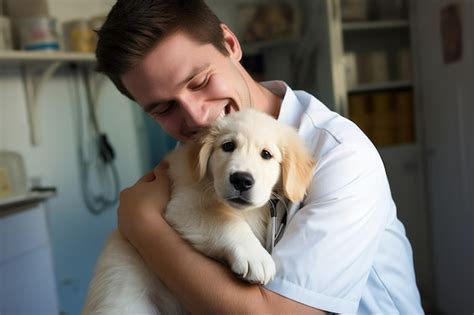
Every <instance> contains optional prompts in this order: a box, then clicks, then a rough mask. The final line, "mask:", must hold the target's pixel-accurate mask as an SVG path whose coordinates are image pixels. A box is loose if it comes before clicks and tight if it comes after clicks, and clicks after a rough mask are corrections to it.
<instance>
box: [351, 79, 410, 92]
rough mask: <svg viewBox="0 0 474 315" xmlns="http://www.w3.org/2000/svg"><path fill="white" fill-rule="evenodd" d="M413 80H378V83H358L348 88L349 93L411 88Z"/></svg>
mask: <svg viewBox="0 0 474 315" xmlns="http://www.w3.org/2000/svg"><path fill="white" fill-rule="evenodd" d="M412 86H413V82H412V81H411V80H401V81H386V82H377V83H366V84H358V85H356V86H352V87H349V88H348V89H347V92H348V93H351V94H353V93H361V92H376V91H381V90H395V89H404V88H411V87H412Z"/></svg>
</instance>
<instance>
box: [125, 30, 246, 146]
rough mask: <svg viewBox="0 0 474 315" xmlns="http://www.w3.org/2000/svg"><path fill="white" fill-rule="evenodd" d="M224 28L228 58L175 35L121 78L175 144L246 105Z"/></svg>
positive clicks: (234, 49)
mask: <svg viewBox="0 0 474 315" xmlns="http://www.w3.org/2000/svg"><path fill="white" fill-rule="evenodd" d="M223 29H224V36H225V37H226V36H227V37H226V43H227V45H228V50H229V53H230V55H229V56H225V55H223V54H222V53H221V52H219V51H218V50H217V49H216V48H215V47H214V46H213V45H211V44H201V43H198V42H196V41H194V40H192V39H191V38H190V37H189V35H187V34H185V33H184V32H177V33H174V34H172V35H170V36H168V37H167V38H165V39H164V40H163V41H161V42H160V43H159V44H158V45H157V46H156V47H155V48H153V50H152V51H151V52H150V53H149V54H148V55H146V56H145V58H144V59H143V60H142V61H141V62H140V63H139V64H138V65H137V66H136V67H134V68H133V69H131V70H130V71H128V72H126V73H125V74H124V75H122V77H121V78H122V82H123V84H124V85H125V87H126V88H127V90H128V91H129V92H130V94H131V95H132V96H133V97H134V98H135V100H136V101H137V103H138V104H139V105H140V106H141V107H142V108H143V110H144V111H145V112H147V113H148V114H150V115H151V117H153V119H154V120H155V121H156V122H158V123H159V124H160V125H161V127H162V128H163V129H164V130H165V131H166V132H167V133H169V134H170V135H171V136H173V137H174V138H176V139H177V140H180V141H186V140H189V139H190V138H191V137H192V136H193V134H195V133H196V131H198V130H199V129H200V128H201V127H203V126H205V125H208V124H209V123H211V122H213V121H214V120H215V119H217V118H218V117H221V116H224V115H226V114H228V113H229V112H231V111H238V110H240V109H241V108H243V107H245V106H249V104H250V95H249V89H248V86H247V84H246V81H245V80H244V76H243V75H244V74H243V73H244V70H243V68H242V66H241V65H240V63H239V61H240V58H241V51H240V47H239V45H238V44H237V45H233V44H235V43H234V42H232V40H233V39H235V36H233V34H232V33H231V32H230V31H229V30H228V29H227V28H225V27H224V28H223ZM229 38H230V39H229ZM235 41H236V39H235Z"/></svg>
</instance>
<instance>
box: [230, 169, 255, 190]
mask: <svg viewBox="0 0 474 315" xmlns="http://www.w3.org/2000/svg"><path fill="white" fill-rule="evenodd" d="M229 180H230V183H231V184H232V185H233V186H234V187H235V189H237V190H238V191H246V190H249V189H250V188H252V186H253V184H254V183H255V180H254V179H253V177H252V175H250V173H247V172H235V173H233V174H232V175H230V178H229Z"/></svg>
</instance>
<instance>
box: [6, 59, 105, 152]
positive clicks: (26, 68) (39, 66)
mask: <svg viewBox="0 0 474 315" xmlns="http://www.w3.org/2000/svg"><path fill="white" fill-rule="evenodd" d="M95 62H96V58H95V55H94V54H93V53H80V52H65V51H18V50H17V51H15V50H12V51H1V52H0V65H3V66H4V65H11V64H13V65H14V66H19V67H20V69H21V73H22V79H23V85H24V87H25V96H26V107H27V114H28V124H29V127H30V142H31V144H32V145H38V144H39V142H40V139H39V138H40V137H39V121H38V119H39V118H38V107H39V106H38V95H39V94H40V91H41V87H42V86H43V84H44V83H45V82H46V81H48V80H49V79H50V78H51V77H52V76H53V75H54V74H55V73H56V71H57V70H58V69H59V68H60V67H61V66H64V64H71V63H73V64H77V65H81V68H87V69H88V70H91V68H92V67H93V66H94V64H95Z"/></svg>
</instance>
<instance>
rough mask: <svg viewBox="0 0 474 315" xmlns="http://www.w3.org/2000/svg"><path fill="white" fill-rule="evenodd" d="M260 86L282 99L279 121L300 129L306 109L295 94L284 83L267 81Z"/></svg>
mask: <svg viewBox="0 0 474 315" xmlns="http://www.w3.org/2000/svg"><path fill="white" fill-rule="evenodd" d="M260 84H261V85H263V86H264V87H265V88H266V89H268V90H269V91H270V92H272V93H273V94H275V95H277V96H278V97H280V98H281V99H282V102H281V106H280V113H279V114H278V121H280V122H283V123H285V124H287V125H290V126H293V127H295V128H298V127H299V124H300V120H301V116H302V114H303V112H304V109H303V106H301V103H300V101H299V100H298V97H297V96H296V94H295V92H294V91H293V90H292V89H291V88H290V87H289V86H288V85H287V84H286V83H285V82H283V81H265V82H261V83H260Z"/></svg>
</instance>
